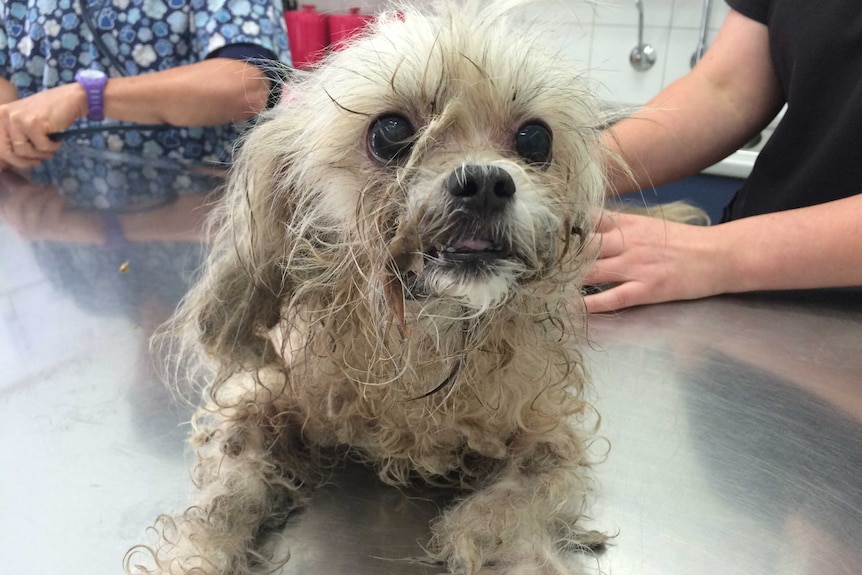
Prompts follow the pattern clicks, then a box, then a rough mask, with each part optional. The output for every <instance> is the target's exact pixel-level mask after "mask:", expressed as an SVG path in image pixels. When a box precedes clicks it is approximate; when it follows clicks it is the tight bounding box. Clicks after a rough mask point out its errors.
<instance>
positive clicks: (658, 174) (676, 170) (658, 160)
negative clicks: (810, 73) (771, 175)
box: [605, 11, 782, 193]
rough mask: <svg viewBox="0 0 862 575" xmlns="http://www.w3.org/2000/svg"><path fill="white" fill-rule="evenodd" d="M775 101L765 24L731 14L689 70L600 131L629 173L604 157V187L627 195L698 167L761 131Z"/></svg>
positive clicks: (777, 94) (777, 93)
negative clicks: (606, 183)
mask: <svg viewBox="0 0 862 575" xmlns="http://www.w3.org/2000/svg"><path fill="white" fill-rule="evenodd" d="M781 103H782V96H781V93H780V87H779V84H778V81H777V78H776V76H775V72H774V70H773V69H772V65H771V58H770V55H769V42H768V35H767V30H766V27H765V26H763V25H762V24H760V23H758V22H754V21H752V20H750V19H748V18H746V17H744V16H742V15H740V14H738V13H736V12H733V11H731V13H730V14H729V15H728V18H727V20H726V21H725V23H724V25H723V26H722V28H721V30H720V31H719V34H718V35H717V36H716V38H715V41H714V43H713V45H712V46H711V47H710V50H709V51H707V53H706V55H705V56H704V58H703V60H701V62H700V63H699V64H698V65H697V67H696V68H695V69H694V70H692V72H691V73H689V74H688V75H686V76H684V77H683V78H681V79H679V80H677V81H676V82H674V83H673V84H671V85H670V86H668V87H667V88H666V89H665V90H663V91H662V92H661V93H660V94H659V95H658V96H656V97H655V98H654V99H653V100H651V101H650V102H649V103H647V104H646V105H645V106H644V107H643V108H641V109H640V110H638V111H637V112H636V113H635V114H634V115H633V116H632V117H631V118H629V119H627V120H623V121H622V122H619V123H618V124H616V125H615V126H614V127H613V128H611V129H609V130H608V131H607V132H606V133H605V143H606V144H607V146H608V147H609V148H610V150H611V151H612V152H613V153H614V154H617V155H618V156H619V157H620V159H621V160H622V161H623V163H624V164H625V165H626V166H627V167H628V170H629V171H630V173H628V172H627V171H626V170H621V169H619V168H618V166H616V165H615V161H614V160H613V159H610V160H609V161H608V168H609V173H610V178H611V186H610V190H609V191H610V192H611V193H613V192H617V193H627V192H631V191H635V190H638V189H641V188H645V187H649V186H651V185H658V184H662V183H666V182H669V181H673V180H676V179H679V178H682V177H684V176H687V175H691V174H694V173H697V172H699V171H701V170H702V169H704V168H706V167H708V166H710V165H712V164H713V163H715V162H717V161H719V160H721V159H722V158H724V157H725V156H727V155H728V154H730V153H731V152H733V151H734V150H735V149H737V148H738V147H739V146H740V145H742V144H743V143H745V142H746V141H747V140H748V139H749V138H750V137H751V136H752V135H753V134H754V133H756V132H757V131H759V130H760V129H762V128H763V126H764V125H766V123H768V122H769V120H771V119H772V118H773V117H774V115H775V114H776V113H777V112H778V109H779V108H780V106H781Z"/></svg>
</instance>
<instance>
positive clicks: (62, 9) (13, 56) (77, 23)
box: [0, 0, 290, 207]
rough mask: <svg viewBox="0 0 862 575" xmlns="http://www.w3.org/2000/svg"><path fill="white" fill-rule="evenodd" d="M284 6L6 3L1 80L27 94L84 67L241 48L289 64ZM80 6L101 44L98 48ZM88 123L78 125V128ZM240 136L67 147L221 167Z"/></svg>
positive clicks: (105, 0) (160, 63) (169, 64)
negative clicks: (253, 49)
mask: <svg viewBox="0 0 862 575" xmlns="http://www.w3.org/2000/svg"><path fill="white" fill-rule="evenodd" d="M280 5H281V2H280V0H0V76H2V77H3V78H6V79H7V80H9V81H11V82H12V84H13V85H14V86H15V87H16V88H17V90H18V94H19V96H20V97H25V96H27V95H30V94H33V93H35V92H38V91H41V90H44V89H47V88H52V87H54V86H58V85H61V84H66V83H70V82H73V81H74V76H75V73H76V72H77V71H78V70H80V69H84V68H91V69H99V70H102V71H104V72H105V73H107V74H108V76H109V77H118V76H121V75H138V74H144V73H148V72H154V71H159V70H165V69H168V68H173V67H176V66H181V65H185V64H193V63H196V62H200V61H203V60H205V59H206V58H207V57H208V56H211V55H213V53H214V52H217V51H218V50H219V49H221V48H223V47H225V46H230V45H237V44H240V45H242V44H250V45H254V46H257V47H259V48H262V49H264V50H266V51H268V52H269V53H272V54H273V55H275V56H276V57H277V58H278V59H279V60H281V61H282V62H286V63H289V62H290V53H289V51H288V45H287V33H286V31H285V24H284V17H283V13H282V11H281V8H280ZM82 7H83V8H85V9H86V10H87V11H88V12H87V14H89V16H90V17H89V22H90V24H92V26H93V28H94V29H95V31H96V33H97V34H98V37H99V38H100V39H101V44H102V46H99V44H98V43H97V42H94V41H93V35H92V33H91V28H90V27H89V26H88V22H87V19H85V18H83V16H82V12H81V10H82ZM105 50H108V51H109V52H110V54H108V55H106V54H105V53H104V52H105ZM120 65H121V66H122V67H123V70H120V69H118V68H119V66H120ZM86 125H88V122H87V120H86V119H81V120H79V121H78V122H77V123H76V124H74V125H73V126H72V128H78V127H82V126H86ZM241 129H242V127H241V126H234V125H225V126H216V127H207V128H173V129H170V130H165V131H151V132H147V131H137V130H135V131H116V132H110V131H108V132H101V133H97V134H94V135H88V136H78V137H76V140H77V141H71V142H70V143H72V144H76V145H78V146H81V145H84V146H88V147H91V148H94V151H95V150H105V151H109V152H112V153H116V154H122V155H126V154H129V155H132V156H136V157H145V158H159V159H171V160H179V161H184V162H193V163H203V162H217V163H220V164H223V163H226V162H229V161H230V158H231V152H232V150H233V146H234V143H235V141H236V138H237V136H238V135H239V133H240V132H241ZM72 147H74V146H71V147H70V146H67V145H66V144H64V146H62V147H61V152H58V154H57V156H58V157H57V158H56V162H54V163H55V164H56V163H60V164H62V163H63V162H64V160H63V153H62V151H63V149H64V148H72ZM67 155H69V156H71V154H67ZM83 160H84V162H86V158H84V159H83ZM66 161H67V162H72V163H80V162H81V161H82V159H81V158H74V157H69V158H67V160H66ZM44 164H47V163H43V165H44ZM67 167H68V166H67ZM78 167H79V168H80V166H78ZM54 169H65V167H63V166H59V167H58V166H54ZM96 203H97V204H98V201H97V202H96ZM102 203H103V204H104V201H103V202H102ZM103 207H104V206H103Z"/></svg>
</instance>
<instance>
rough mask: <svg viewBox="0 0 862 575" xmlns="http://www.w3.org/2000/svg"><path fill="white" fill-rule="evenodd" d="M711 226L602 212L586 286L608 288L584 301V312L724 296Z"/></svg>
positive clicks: (721, 267)
mask: <svg viewBox="0 0 862 575" xmlns="http://www.w3.org/2000/svg"><path fill="white" fill-rule="evenodd" d="M716 229H717V227H702V226H693V225H688V224H678V223H673V222H667V221H664V220H660V219H655V218H650V217H647V216H639V215H632V214H624V213H617V212H605V213H604V214H603V215H602V217H601V219H600V220H599V222H598V224H597V226H596V232H595V236H594V238H593V241H595V242H596V245H597V246H598V259H597V260H596V262H595V263H594V264H593V267H592V269H591V270H590V272H589V273H588V274H587V278H586V284H587V285H607V284H610V285H611V287H609V288H608V289H605V290H604V291H601V292H599V293H595V294H592V295H588V296H586V298H585V303H586V306H587V311H588V312H590V313H596V312H606V311H613V310H617V309H622V308H626V307H631V306H636V305H643V304H650V303H659V302H666V301H675V300H683V299H697V298H701V297H707V296H711V295H715V294H718V293H723V292H724V291H725V288H724V285H725V282H726V281H732V278H728V277H727V274H726V272H725V262H724V261H723V259H722V258H721V257H720V256H719V254H720V252H721V250H720V247H721V245H720V243H719V242H718V241H717V239H716V238H715V236H716Z"/></svg>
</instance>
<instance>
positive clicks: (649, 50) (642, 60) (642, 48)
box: [629, 0, 709, 72]
mask: <svg viewBox="0 0 862 575" xmlns="http://www.w3.org/2000/svg"><path fill="white" fill-rule="evenodd" d="M708 1H709V0H707V2H708ZM635 6H636V7H637V9H638V45H637V46H635V47H634V48H633V49H632V51H631V53H630V54H629V62H631V65H632V68H634V69H635V70H638V71H639V72H643V71H645V70H649V69H650V68H652V66H653V64H655V60H656V53H655V48H653V47H652V46H650V45H649V44H645V43H644V4H643V0H635Z"/></svg>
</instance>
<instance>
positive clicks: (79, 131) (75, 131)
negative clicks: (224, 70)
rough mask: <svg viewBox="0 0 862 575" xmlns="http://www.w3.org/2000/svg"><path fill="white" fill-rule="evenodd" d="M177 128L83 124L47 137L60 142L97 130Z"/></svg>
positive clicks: (170, 127)
mask: <svg viewBox="0 0 862 575" xmlns="http://www.w3.org/2000/svg"><path fill="white" fill-rule="evenodd" d="M175 128H176V129H178V128H179V126H174V125H172V124H94V125H91V126H84V127H83V128H70V129H68V130H65V131H63V132H51V133H49V134H48V139H49V140H51V141H52V142H62V141H63V140H68V139H69V138H74V137H75V136H89V135H90V134H97V133H99V132H131V131H135V130H137V131H141V132H161V131H164V130H173V129H175Z"/></svg>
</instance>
